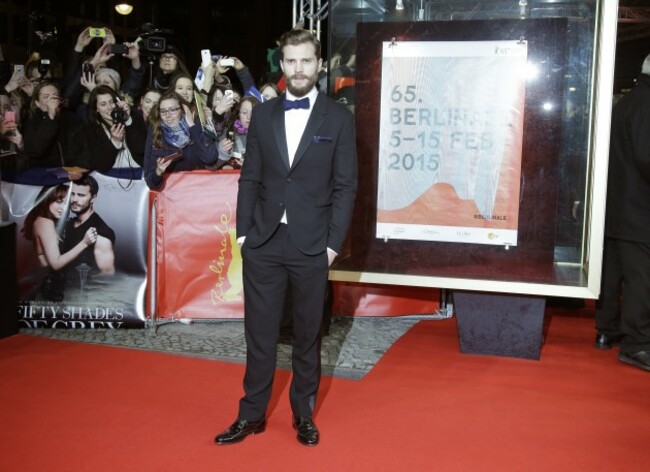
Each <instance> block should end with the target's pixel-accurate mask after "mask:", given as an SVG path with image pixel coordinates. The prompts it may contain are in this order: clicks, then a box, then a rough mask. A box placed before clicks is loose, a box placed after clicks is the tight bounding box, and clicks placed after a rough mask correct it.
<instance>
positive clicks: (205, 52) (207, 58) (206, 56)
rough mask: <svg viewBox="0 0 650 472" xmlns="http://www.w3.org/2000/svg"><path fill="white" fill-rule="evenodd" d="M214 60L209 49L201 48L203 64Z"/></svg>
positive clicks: (205, 64)
mask: <svg viewBox="0 0 650 472" xmlns="http://www.w3.org/2000/svg"><path fill="white" fill-rule="evenodd" d="M211 62H212V53H211V52H210V50H209V49H201V65H203V66H207V65H208V64H210V63H211Z"/></svg>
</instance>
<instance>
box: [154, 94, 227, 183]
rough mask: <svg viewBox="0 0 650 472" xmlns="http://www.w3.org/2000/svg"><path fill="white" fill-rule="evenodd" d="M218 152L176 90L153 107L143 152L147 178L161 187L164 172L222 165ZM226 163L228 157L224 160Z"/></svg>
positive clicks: (161, 98)
mask: <svg viewBox="0 0 650 472" xmlns="http://www.w3.org/2000/svg"><path fill="white" fill-rule="evenodd" d="M218 161H219V152H218V150H217V146H215V145H214V141H213V140H212V138H210V137H209V136H207V135H206V134H204V133H203V130H202V128H201V124H200V122H199V120H198V119H196V121H195V114H194V113H193V112H192V110H191V109H190V107H188V106H187V105H184V104H183V99H182V98H181V97H180V96H179V95H178V94H177V93H176V92H166V93H164V94H163V95H162V96H161V97H160V102H159V103H158V105H157V106H155V107H154V108H153V111H152V114H151V126H150V127H149V131H148V133H147V144H146V147H145V156H144V179H145V182H146V183H147V185H148V186H149V188H151V189H159V188H160V187H161V186H162V184H163V176H164V174H165V172H179V171H188V170H195V169H205V168H206V166H211V167H214V166H216V167H219V163H218ZM223 163H225V161H224V162H223Z"/></svg>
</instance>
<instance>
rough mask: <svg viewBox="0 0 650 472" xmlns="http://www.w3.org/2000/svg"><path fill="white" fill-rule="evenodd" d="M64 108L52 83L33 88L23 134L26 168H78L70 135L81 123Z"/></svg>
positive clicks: (72, 112)
mask: <svg viewBox="0 0 650 472" xmlns="http://www.w3.org/2000/svg"><path fill="white" fill-rule="evenodd" d="M65 104H66V100H64V99H63V97H62V96H61V91H60V90H59V88H58V87H57V85H56V84H55V83H54V82H49V81H44V82H40V83H39V84H38V85H37V86H36V87H35V89H34V95H33V96H32V100H31V103H30V106H29V115H28V117H27V119H26V120H25V125H24V132H23V138H24V142H25V148H24V154H25V156H26V158H27V164H26V165H27V167H29V168H31V167H65V166H75V165H77V164H78V162H77V160H76V159H77V157H78V153H77V152H74V146H75V142H74V139H73V134H74V132H75V131H77V130H78V129H79V128H80V126H81V124H82V122H81V120H79V118H78V117H77V116H76V114H75V113H74V111H72V110H70V109H69V108H68V107H67V106H64V105H65Z"/></svg>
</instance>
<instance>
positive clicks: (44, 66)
mask: <svg viewBox="0 0 650 472" xmlns="http://www.w3.org/2000/svg"><path fill="white" fill-rule="evenodd" d="M49 70H50V60H49V59H41V60H40V61H39V62H38V72H39V73H40V74H41V77H45V76H46V75H47V72H48V71H49Z"/></svg>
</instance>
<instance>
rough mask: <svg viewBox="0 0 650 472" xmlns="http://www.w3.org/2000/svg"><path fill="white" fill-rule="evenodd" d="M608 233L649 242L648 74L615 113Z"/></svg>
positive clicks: (626, 96)
mask: <svg viewBox="0 0 650 472" xmlns="http://www.w3.org/2000/svg"><path fill="white" fill-rule="evenodd" d="M605 234H606V235H607V236H609V237H611V238H616V239H624V240H627V241H634V242H640V243H644V244H650V76H648V75H645V74H642V75H641V76H640V77H639V79H638V81H637V85H636V86H635V87H634V89H632V91H630V92H629V93H628V94H627V95H625V96H624V97H622V98H621V99H620V100H619V101H618V102H617V103H616V105H615V106H614V110H613V113H612V133H611V140H610V148H609V174H608V183H607V218H606V226H605Z"/></svg>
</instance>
